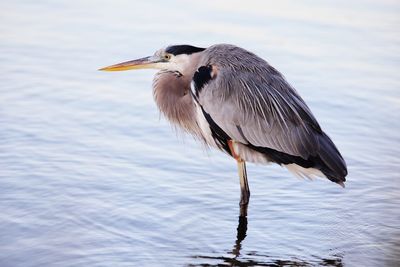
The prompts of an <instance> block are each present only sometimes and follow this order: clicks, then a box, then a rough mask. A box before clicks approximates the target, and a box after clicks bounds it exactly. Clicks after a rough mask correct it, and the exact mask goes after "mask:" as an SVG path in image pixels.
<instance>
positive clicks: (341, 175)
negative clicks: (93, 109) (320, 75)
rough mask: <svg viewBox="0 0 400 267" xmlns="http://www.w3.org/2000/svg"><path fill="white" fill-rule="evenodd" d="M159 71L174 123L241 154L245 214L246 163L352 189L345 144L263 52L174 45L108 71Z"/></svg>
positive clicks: (160, 94)
mask: <svg viewBox="0 0 400 267" xmlns="http://www.w3.org/2000/svg"><path fill="white" fill-rule="evenodd" d="M148 68H151V69H158V70H159V72H158V73H157V74H156V75H155V77H154V80H153V95H154V100H155V102H156V104H157V106H158V108H159V109H160V111H161V113H163V114H164V116H165V117H166V118H167V119H168V120H169V121H170V122H171V123H172V124H174V125H177V126H178V127H180V128H181V129H183V130H184V131H185V132H187V133H190V134H192V135H193V136H194V137H195V138H196V139H197V140H200V141H201V142H203V143H205V144H206V145H208V146H210V147H214V148H217V149H219V150H222V151H223V152H225V153H226V154H228V155H229V156H231V157H233V158H234V159H235V160H236V162H237V166H238V172H239V178H240V188H241V198H240V216H247V207H248V203H249V199H250V189H249V185H248V180H247V173H246V161H248V162H253V163H259V164H267V163H270V162H273V163H277V164H279V165H281V166H284V167H286V168H287V169H288V170H289V171H290V172H292V173H294V174H295V175H296V176H300V177H308V178H313V177H318V176H319V177H325V178H327V179H329V180H330V181H332V182H335V183H337V184H339V185H341V186H342V187H344V182H345V181H346V178H345V177H346V175H347V167H346V163H345V161H344V159H343V157H342V156H341V154H340V152H339V150H338V149H337V148H336V146H335V145H334V143H333V142H332V140H331V139H330V138H329V137H328V135H327V134H325V132H324V131H323V130H322V129H321V127H320V125H319V124H318V122H317V120H316V119H315V117H314V115H313V114H312V113H311V110H310V109H309V107H308V106H307V105H306V103H305V102H304V100H303V99H302V98H301V97H300V95H299V94H298V93H297V91H296V90H295V89H294V88H293V87H292V86H291V85H290V84H289V83H288V82H287V81H286V80H285V78H284V77H283V75H282V74H281V73H280V72H279V71H277V70H276V69H275V68H273V67H272V66H271V65H270V64H268V63H267V62H266V61H265V60H263V59H262V58H260V57H258V56H256V55H255V54H253V53H251V52H249V51H247V50H245V49H243V48H240V47H237V46H234V45H229V44H217V45H213V46H210V47H208V48H200V47H195V46H191V45H172V46H168V47H166V48H162V49H160V50H158V51H156V52H155V53H154V55H152V56H149V57H144V58H141V59H136V60H131V61H126V62H123V63H119V64H115V65H111V66H108V67H105V68H102V69H100V70H104V71H122V70H131V69H148Z"/></svg>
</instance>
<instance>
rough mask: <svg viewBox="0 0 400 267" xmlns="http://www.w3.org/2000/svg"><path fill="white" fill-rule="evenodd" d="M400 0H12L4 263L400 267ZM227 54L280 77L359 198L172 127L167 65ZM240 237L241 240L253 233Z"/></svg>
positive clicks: (4, 132)
mask: <svg viewBox="0 0 400 267" xmlns="http://www.w3.org/2000/svg"><path fill="white" fill-rule="evenodd" d="M399 14H400V2H399V1H396V0H382V1H369V0H364V1H361V0H359V1H358V0H354V1H347V0H346V1H342V0H339V1H316V0H306V1H294V0H292V1H289V0H284V1H279V2H278V1H261V0H260V1H191V2H189V1H183V0H182V1H161V0H160V1H127V0H126V1H123V0H118V1H99V0H98V1H94V0H93V1H92V0H81V1H65V0H58V1H30V0H25V1H22V0H21V1H1V3H0V210H1V214H0V266H3V267H6V266H217V265H218V266H321V265H322V266H399V265H400V260H399V259H400V249H399V248H400V224H399V222H400V209H399V207H400V180H399V179H400V177H399V176H400V159H399V152H400V134H399V133H400V115H399V114H400V77H399V71H400V69H399V67H400V16H399ZM216 43H232V44H236V45H238V46H241V47H244V48H246V49H248V50H250V51H252V52H254V53H256V54H257V55H259V56H261V57H262V58H264V59H266V60H267V61H268V62H269V63H270V64H272V65H273V66H274V67H276V68H277V69H278V70H280V71H281V72H282V73H283V74H284V75H285V76H286V78H287V79H288V81H289V82H290V83H291V84H292V85H293V86H294V87H295V88H296V89H297V90H298V91H299V93H300V94H301V95H302V97H303V98H304V99H305V101H306V102H307V104H308V105H309V106H310V108H311V110H312V111H313V113H314V115H315V116H316V117H317V119H318V121H319V122H320V124H321V126H322V128H323V129H324V130H325V131H326V132H327V133H328V134H329V135H330V136H331V138H332V139H333V140H334V142H335V144H336V145H337V146H338V148H339V150H340V151H341V152H342V154H343V156H344V158H345V159H346V161H347V164H348V169H349V175H348V177H347V180H348V182H347V183H346V189H342V188H340V187H339V186H337V185H335V184H333V183H331V182H329V181H327V180H323V179H319V180H315V181H306V180H299V179H296V178H295V177H293V176H292V175H291V174H290V173H289V172H287V171H286V170H285V169H283V168H281V167H280V166H275V165H270V166H257V165H251V164H250V165H249V166H248V172H249V179H250V181H249V182H250V188H251V190H252V198H251V202H250V206H249V217H248V224H247V233H246V235H247V236H246V238H245V239H243V236H241V237H240V236H238V232H237V228H238V217H237V216H238V202H239V196H240V193H239V181H238V177H237V173H236V163H235V162H234V161H233V160H232V159H230V158H228V157H226V156H225V155H224V154H222V153H220V152H217V151H208V150H206V149H204V148H203V147H202V146H201V145H199V144H196V143H195V142H194V141H193V140H192V139H191V138H190V137H186V136H184V135H182V134H180V133H176V132H175V131H174V130H173V129H172V128H171V127H170V126H169V124H168V123H167V122H166V121H165V120H164V119H163V118H162V116H160V114H159V112H158V110H157V107H156V106H155V104H154V103H153V99H152V92H151V82H152V77H153V75H154V71H150V70H148V71H136V72H119V73H104V72H98V71H97V69H98V68H100V67H104V66H107V65H110V64H113V63H118V62H121V61H125V60H130V59H134V58H139V57H143V56H148V55H151V54H152V53H154V51H156V50H157V49H159V48H161V47H165V46H167V45H170V44H192V45H195V46H200V47H208V46H210V45H212V44H216ZM242 235H243V233H242Z"/></svg>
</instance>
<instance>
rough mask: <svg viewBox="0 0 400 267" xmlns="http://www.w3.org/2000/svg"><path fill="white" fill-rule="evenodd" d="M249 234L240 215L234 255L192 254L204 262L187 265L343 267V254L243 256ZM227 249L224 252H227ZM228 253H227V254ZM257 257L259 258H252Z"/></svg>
mask: <svg viewBox="0 0 400 267" xmlns="http://www.w3.org/2000/svg"><path fill="white" fill-rule="evenodd" d="M246 236H247V217H245V216H239V222H238V226H237V234H236V241H235V244H234V245H233V248H232V250H231V251H229V252H228V253H229V254H232V255H233V256H234V257H227V256H205V255H195V256H192V258H194V259H201V260H202V261H203V262H201V263H200V262H199V263H190V264H188V265H187V266H274V267H280V266H299V267H301V266H310V265H311V266H314V265H317V266H332V267H343V263H342V256H341V255H333V256H332V258H329V259H324V258H317V259H315V261H312V262H309V261H303V260H301V259H289V260H285V259H276V258H272V257H271V256H269V255H262V254H259V253H258V252H255V251H252V252H248V253H247V254H244V255H242V257H240V256H241V253H240V251H241V249H242V241H243V240H244V239H245V238H246ZM225 253H226V251H225V252H224V253H223V254H225ZM225 255H226V254H225ZM254 257H256V258H257V260H254V259H252V258H254ZM260 257H262V258H264V259H265V260H264V261H260V260H259V259H260ZM215 260H220V261H222V262H221V263H218V264H215Z"/></svg>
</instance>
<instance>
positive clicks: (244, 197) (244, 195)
mask: <svg viewBox="0 0 400 267" xmlns="http://www.w3.org/2000/svg"><path fill="white" fill-rule="evenodd" d="M237 164H238V171H239V178H240V203H239V205H240V216H243V217H246V216H247V207H248V205H249V200H250V188H249V183H248V182H247V172H246V162H245V161H243V160H242V159H237Z"/></svg>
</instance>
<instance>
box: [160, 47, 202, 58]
mask: <svg viewBox="0 0 400 267" xmlns="http://www.w3.org/2000/svg"><path fill="white" fill-rule="evenodd" d="M204 50H205V48H201V47H195V46H191V45H171V46H168V47H167V48H166V49H165V52H167V53H170V54H173V55H174V56H176V55H181V54H186V55H190V54H193V53H197V52H201V51H204Z"/></svg>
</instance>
